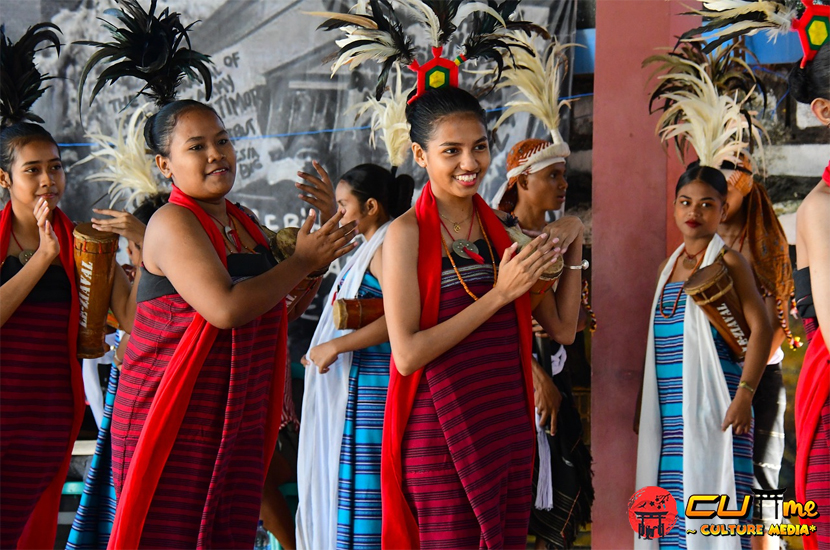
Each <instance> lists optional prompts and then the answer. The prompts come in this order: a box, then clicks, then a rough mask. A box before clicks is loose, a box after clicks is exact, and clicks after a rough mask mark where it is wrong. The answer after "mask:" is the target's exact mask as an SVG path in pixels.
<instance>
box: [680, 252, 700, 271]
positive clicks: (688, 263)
mask: <svg viewBox="0 0 830 550" xmlns="http://www.w3.org/2000/svg"><path fill="white" fill-rule="evenodd" d="M695 266H697V260H695V259H694V256H693V257H691V258H690V257H689V256H685V255H684V257H683V267H685V268H686V269H694V268H695Z"/></svg>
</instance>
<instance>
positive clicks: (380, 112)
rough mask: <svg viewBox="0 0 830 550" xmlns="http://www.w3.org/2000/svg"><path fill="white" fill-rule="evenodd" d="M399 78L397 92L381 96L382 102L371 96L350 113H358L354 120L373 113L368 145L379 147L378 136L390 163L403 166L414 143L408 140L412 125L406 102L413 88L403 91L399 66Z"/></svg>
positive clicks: (397, 69)
mask: <svg viewBox="0 0 830 550" xmlns="http://www.w3.org/2000/svg"><path fill="white" fill-rule="evenodd" d="M395 69H396V71H397V78H396V79H395V89H393V90H391V94H389V95H388V96H384V97H381V99H380V100H378V99H375V98H374V97H372V96H369V97H368V98H367V99H366V101H364V102H362V103H358V104H357V105H355V106H354V107H352V108H351V109H349V110H357V115H356V117H355V118H360V117H361V116H363V114H364V113H366V112H367V111H370V110H371V113H372V117H371V121H370V123H369V124H370V126H371V129H372V130H371V133H370V135H369V143H371V145H372V147H377V133H380V139H381V140H382V141H383V144H384V146H385V147H386V154H387V156H388V158H389V164H390V165H392V166H401V165H402V164H403V163H404V162H405V161H406V157H407V155H408V154H409V148H410V144H411V141H410V140H409V123H408V122H407V121H406V99H407V96H408V95H409V92H410V91H411V88H410V89H406V90H404V89H403V86H402V81H401V69H400V66H397V65H396V66H395Z"/></svg>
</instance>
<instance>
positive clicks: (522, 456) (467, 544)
mask: <svg viewBox="0 0 830 550" xmlns="http://www.w3.org/2000/svg"><path fill="white" fill-rule="evenodd" d="M476 244H477V245H478V248H479V250H483V251H484V254H485V256H486V255H487V245H486V244H485V242H484V241H483V240H482V241H479V242H478V243H476ZM454 259H455V261H456V265H458V267H459V270H460V272H461V275H462V277H463V278H464V282H465V283H466V284H467V286H468V287H469V289H470V290H471V291H472V292H473V293H474V294H476V295H477V296H482V295H483V294H485V293H486V292H487V291H488V290H490V289H491V288H492V286H493V271H492V269H493V268H492V264H491V263H489V262H490V261H491V260H490V259H489V258H486V263H485V264H484V265H477V264H475V263H473V262H471V261H469V260H467V261H466V262H465V261H464V260H462V259H461V258H459V257H457V256H454ZM472 302H473V300H472V298H471V297H470V296H469V295H468V294H467V293H466V291H465V290H464V288H463V287H462V285H461V283H460V282H459V280H458V277H457V276H456V274H455V272H454V271H453V269H452V266H451V265H450V264H449V261H448V260H447V259H446V258H444V259H443V265H442V273H441V297H440V312H439V320H438V322H439V323H440V322H443V321H445V320H446V319H448V318H450V317H452V316H454V315H456V314H458V313H459V312H460V311H462V310H463V309H465V308H466V307H468V306H469V305H470V304H472ZM525 394H526V391H525V382H524V378H523V374H522V366H521V358H520V354H519V333H518V326H517V322H516V311H515V308H514V306H513V304H509V305H507V306H505V307H503V308H502V309H501V310H499V311H498V312H497V313H496V314H495V315H493V317H491V318H490V319H489V320H487V321H486V322H485V323H484V324H482V325H481V326H480V327H479V328H478V329H476V330H475V331H474V332H473V333H472V334H471V335H470V336H468V337H467V338H465V339H464V340H463V341H462V342H461V343H459V344H458V345H456V346H454V347H453V348H452V349H451V350H449V351H448V352H446V353H444V354H443V355H442V356H440V357H439V358H438V359H436V360H434V361H432V362H431V363H429V364H428V365H427V366H426V367H424V372H423V376H422V378H421V381H420V384H419V386H418V392H417V395H416V397H415V402H414V405H413V408H412V412H411V414H410V417H409V422H408V424H407V427H406V431H405V433H404V436H403V443H402V447H401V449H402V450H401V455H402V466H403V478H404V479H403V490H404V494H405V496H406V499H407V501H408V502H409V505H410V507H411V509H412V512H413V514H414V516H415V518H416V521H417V523H418V528H419V531H420V544H421V548H422V549H423V550H427V549H432V548H436V549H437V548H448V549H449V548H453V549H454V548H482V549H483V548H524V547H525V546H526V541H527V526H528V521H529V517H530V506H531V477H532V470H533V452H534V441H535V438H534V434H533V432H532V430H531V426H532V424H531V420H530V418H529V416H528V414H529V413H528V411H529V409H528V404H527V398H526V395H525Z"/></svg>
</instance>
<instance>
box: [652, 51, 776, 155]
mask: <svg viewBox="0 0 830 550" xmlns="http://www.w3.org/2000/svg"><path fill="white" fill-rule="evenodd" d="M680 64H681V65H687V67H685V68H683V69H680V70H676V71H675V72H673V73H670V74H667V75H663V76H660V77H658V78H659V79H661V80H669V79H671V80H675V81H676V85H675V86H673V87H672V88H671V89H670V91H667V92H665V93H664V94H663V95H662V96H660V97H661V98H662V99H664V100H666V105H668V107H667V108H666V109H665V111H664V112H663V114H662V116H661V117H660V120H659V121H658V123H657V134H658V135H659V136H660V138H661V139H662V140H663V142H664V143H667V142H669V141H671V140H674V142H675V147H676V150H677V153H678V156H679V157H680V159H681V161H683V162H684V163H685V158H686V154H687V149H688V147H692V148H693V149H694V150H695V152H696V153H697V156H698V158H699V159H700V163H701V165H704V166H712V167H714V168H719V167H720V166H721V165H722V164H723V163H724V162H726V161H729V162H732V163H735V164H736V165H737V164H738V163H739V162H740V160H741V153H742V152H745V149H746V147H747V144H748V143H749V142H751V141H754V142H755V143H756V144H757V146H758V147H759V148H760V147H761V129H760V127H759V126H758V125H757V123H755V122H754V121H753V118H752V116H751V114H749V113H748V112H747V111H746V110H745V109H744V104H745V103H746V101H747V98H748V96H747V97H745V98H744V99H743V100H740V101H739V100H738V99H736V97H732V96H730V95H726V94H724V95H721V94H720V93H719V92H718V89H717V87H716V86H715V83H714V82H713V81H712V79H711V78H710V77H709V75H708V74H707V72H706V70H705V69H704V68H703V67H701V66H698V65H697V64H695V63H694V62H693V61H689V60H686V59H681V60H680ZM737 95H738V94H737V92H736V93H735V96H737Z"/></svg>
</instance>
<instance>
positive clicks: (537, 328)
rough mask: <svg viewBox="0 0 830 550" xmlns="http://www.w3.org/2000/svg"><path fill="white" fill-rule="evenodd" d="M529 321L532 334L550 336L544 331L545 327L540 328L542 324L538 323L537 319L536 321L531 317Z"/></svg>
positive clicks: (541, 336)
mask: <svg viewBox="0 0 830 550" xmlns="http://www.w3.org/2000/svg"><path fill="white" fill-rule="evenodd" d="M530 321H531V327H532V328H533V336H538V337H539V338H550V336H548V333H547V332H545V329H544V328H542V325H540V324H539V321H537V320H536V319H535V318H534V317H531V318H530Z"/></svg>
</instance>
